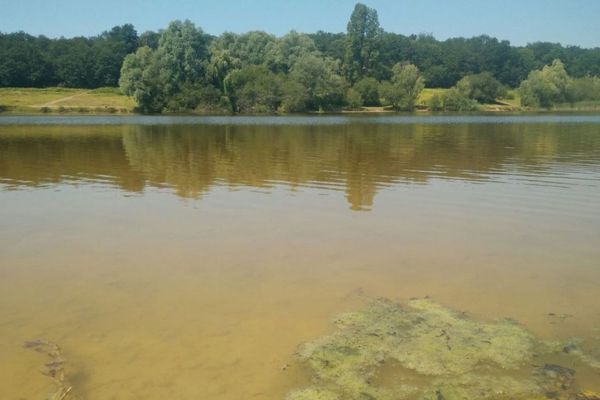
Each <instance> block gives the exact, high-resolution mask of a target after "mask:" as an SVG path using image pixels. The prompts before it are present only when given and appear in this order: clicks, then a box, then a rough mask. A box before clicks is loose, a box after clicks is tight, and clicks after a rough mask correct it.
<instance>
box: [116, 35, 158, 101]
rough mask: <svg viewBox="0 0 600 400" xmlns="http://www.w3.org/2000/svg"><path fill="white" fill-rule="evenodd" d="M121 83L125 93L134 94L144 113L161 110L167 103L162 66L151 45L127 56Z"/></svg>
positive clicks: (122, 70)
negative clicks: (161, 73)
mask: <svg viewBox="0 0 600 400" xmlns="http://www.w3.org/2000/svg"><path fill="white" fill-rule="evenodd" d="M119 85H120V88H121V91H122V92H123V93H124V94H126V95H128V96H133V98H134V99H135V101H136V103H137V104H138V107H139V109H140V111H141V112H143V113H158V112H161V111H163V109H164V108H165V106H166V104H167V101H168V99H167V98H166V94H165V92H164V86H163V84H162V81H161V76H160V66H159V63H158V60H157V58H156V54H155V53H154V52H153V51H152V49H150V48H149V47H141V48H139V49H138V50H137V51H136V52H135V53H134V54H130V55H128V56H127V57H125V60H124V61H123V67H122V69H121V78H120V80H119Z"/></svg>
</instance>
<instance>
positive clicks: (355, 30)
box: [344, 3, 382, 82]
mask: <svg viewBox="0 0 600 400" xmlns="http://www.w3.org/2000/svg"><path fill="white" fill-rule="evenodd" d="M381 33H382V29H381V28H380V27H379V18H378V16H377V10H375V9H373V8H369V7H367V6H365V5H364V4H361V3H357V4H356V6H355V7H354V11H353V12H352V15H351V16H350V21H349V22H348V33H347V35H346V53H345V60H344V61H345V68H346V77H347V78H348V80H349V81H350V82H356V81H357V80H359V79H360V78H362V77H364V76H369V75H371V73H372V71H373V69H374V67H375V65H376V63H377V55H378V52H377V41H378V39H379V36H380V35H381Z"/></svg>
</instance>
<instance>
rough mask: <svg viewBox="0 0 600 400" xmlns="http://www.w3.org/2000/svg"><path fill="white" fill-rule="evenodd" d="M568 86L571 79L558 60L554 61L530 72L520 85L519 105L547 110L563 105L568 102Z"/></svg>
mask: <svg viewBox="0 0 600 400" xmlns="http://www.w3.org/2000/svg"><path fill="white" fill-rule="evenodd" d="M570 86H571V77H569V75H568V74H567V71H566V70H565V67H564V64H563V63H562V62H561V61H560V60H558V59H557V60H554V61H553V62H552V64H551V65H546V66H545V67H544V68H542V69H541V70H538V71H532V72H531V73H530V74H529V76H528V77H527V80H525V81H523V82H522V83H521V86H520V87H519V92H520V94H521V104H523V105H524V106H528V107H544V108H549V107H552V106H553V105H554V104H556V103H564V102H566V101H567V100H568V97H569V92H570Z"/></svg>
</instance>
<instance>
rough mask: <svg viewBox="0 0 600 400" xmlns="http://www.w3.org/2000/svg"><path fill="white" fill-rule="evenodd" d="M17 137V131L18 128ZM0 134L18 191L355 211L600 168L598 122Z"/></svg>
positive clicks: (0, 160)
mask: <svg viewBox="0 0 600 400" xmlns="http://www.w3.org/2000/svg"><path fill="white" fill-rule="evenodd" d="M15 129H16V130H17V131H15ZM19 129H21V128H10V129H9V128H7V127H4V128H2V130H0V155H1V157H0V179H1V180H2V181H4V182H9V183H13V184H32V185H38V184H43V183H54V182H60V181H63V180H65V179H77V178H78V177H79V178H80V179H81V178H89V179H96V180H98V179H101V180H110V181H112V182H114V183H116V184H117V185H119V186H120V187H122V188H123V189H126V190H131V191H140V190H142V189H143V188H144V186H146V185H151V186H158V187H162V186H168V187H173V188H174V190H175V191H176V193H177V194H178V195H180V196H184V197H199V196H201V195H202V194H203V193H205V192H208V191H210V190H211V188H212V187H213V186H215V185H228V186H231V187H235V186H253V187H261V188H268V187H272V186H273V185H279V184H283V185H287V186H288V187H290V188H292V189H293V188H297V187H302V186H314V187H323V188H326V189H328V190H333V189H338V190H344V191H345V192H346V197H347V199H348V201H349V203H350V204H351V207H352V209H354V210H360V209H369V208H370V207H372V205H373V199H374V197H375V194H376V193H377V191H378V190H379V189H380V188H382V187H386V186H390V185H393V184H396V183H401V182H408V183H425V182H427V181H428V180H430V179H432V178H450V179H460V180H468V181H478V180H485V179H491V178H492V176H493V174H495V173H497V172H502V171H505V170H511V169H515V168H518V169H521V170H526V171H528V170H531V171H534V170H538V169H539V168H542V169H545V168H548V167H549V166H550V165H551V162H573V163H576V162H577V161H578V160H581V159H588V160H593V162H595V163H598V160H599V157H598V155H599V154H600V138H599V137H598V135H596V134H595V126H594V125H585V124H578V125H564V124H562V125H560V124H558V125H550V124H544V125H531V124H522V125H518V124H514V125H513V124H464V125H460V124H453V125H384V124H351V125H320V126H319V125H313V126H299V125H292V126H282V125H248V126H239V125H234V126H228V125H186V126H183V125H181V126H166V125H164V126H123V127H115V126H112V127H110V126H107V127H100V126H86V127H72V126H68V127H28V129H27V130H26V131H25V130H23V131H22V132H21V134H19V132H18V130H19Z"/></svg>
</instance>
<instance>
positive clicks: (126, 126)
mask: <svg viewBox="0 0 600 400" xmlns="http://www.w3.org/2000/svg"><path fill="white" fill-rule="evenodd" d="M360 293H364V294H366V295H368V296H385V297H389V298H398V299H402V300H406V299H408V298H411V297H422V296H431V297H432V298H434V299H435V300H436V301H437V302H439V303H441V304H443V305H445V306H447V307H450V308H453V309H456V310H461V311H466V312H468V313H469V315H472V316H473V317H474V318H480V319H495V318H501V317H510V318H513V319H515V320H518V321H519V322H521V323H522V324H523V325H524V326H525V327H526V328H527V329H528V330H530V331H531V332H532V333H534V334H535V335H537V336H538V337H540V338H542V339H561V340H562V339H566V338H570V337H579V338H582V339H584V340H588V341H594V340H598V339H599V338H598V336H599V335H600V117H594V116H587V117H585V116H584V117H577V116H570V117H561V116H547V117H545V116H541V117H429V118H411V117H382V118H365V117H358V118H345V117H293V118H292V117H288V118H286V117H280V118H279V117H278V118H72V119H69V118H45V119H44V118H3V119H0V398H2V399H9V400H20V399H32V400H33V399H43V398H45V396H47V394H48V393H49V391H51V390H52V383H51V382H50V381H49V380H48V379H47V378H46V377H44V376H43V375H42V374H40V373H39V371H40V367H41V366H42V365H43V363H44V362H45V361H46V360H44V358H43V357H41V356H40V355H39V354H37V353H35V352H32V351H31V350H28V349H24V348H23V346H22V344H23V342H24V341H25V340H29V339H36V338H46V339H48V340H52V341H54V342H56V343H59V344H60V345H61V347H62V349H63V353H64V357H65V358H66V359H67V360H68V364H67V373H68V374H69V379H70V382H71V383H72V385H73V387H74V392H76V395H77V396H78V398H81V399H85V400H96V399H98V400H100V399H101V400H106V399H119V400H121V399H123V400H129V399H132V400H133V399H144V400H154V399H157V400H158V399H282V398H283V397H284V396H285V394H286V393H287V392H288V391H290V390H291V389H293V388H296V387H300V386H303V385H305V384H306V382H307V381H308V379H309V376H308V372H307V371H306V370H305V369H304V368H303V367H302V366H301V365H300V364H298V363H297V362H296V359H295V357H294V352H295V351H296V349H297V346H298V345H299V344H300V343H302V342H305V341H307V340H312V339H313V338H315V337H317V336H320V335H323V334H326V333H328V332H330V331H331V330H332V327H331V325H330V321H331V318H332V317H333V316H335V315H336V314H338V313H340V312H343V311H347V310H352V309H356V308H359V307H361V304H362V300H361V299H360V297H361V296H358V294H360ZM549 314H553V315H549ZM599 343H600V341H599ZM284 366H285V367H284ZM577 374H578V378H579V379H580V384H581V386H582V389H588V390H596V391H600V371H598V370H593V369H586V368H578V370H577Z"/></svg>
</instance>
